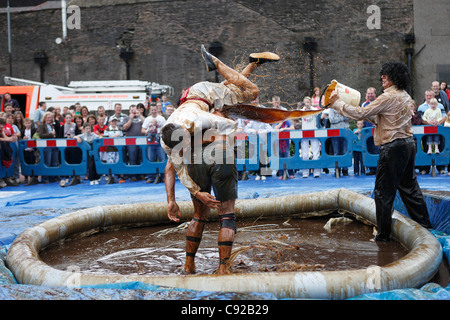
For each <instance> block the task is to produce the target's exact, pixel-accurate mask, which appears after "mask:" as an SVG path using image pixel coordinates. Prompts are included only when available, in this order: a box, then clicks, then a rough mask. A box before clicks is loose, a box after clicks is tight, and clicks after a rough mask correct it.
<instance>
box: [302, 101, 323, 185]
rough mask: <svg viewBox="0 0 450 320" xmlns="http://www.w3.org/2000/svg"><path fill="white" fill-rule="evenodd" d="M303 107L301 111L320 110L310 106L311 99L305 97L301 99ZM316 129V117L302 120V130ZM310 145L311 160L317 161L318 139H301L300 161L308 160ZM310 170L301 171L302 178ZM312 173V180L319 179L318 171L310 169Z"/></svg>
mask: <svg viewBox="0 0 450 320" xmlns="http://www.w3.org/2000/svg"><path fill="white" fill-rule="evenodd" d="M303 103H304V107H303V109H302V110H303V111H308V110H317V109H320V107H319V106H312V99H311V98H310V97H305V98H304V99H303ZM316 129H318V127H317V116H316V115H314V116H310V117H304V118H302V130H316ZM310 144H311V151H312V156H313V157H312V159H313V160H317V159H319V157H320V141H319V139H302V141H301V148H302V149H301V150H302V159H303V160H309V146H310ZM309 170H310V169H303V178H308V176H309ZM312 171H313V172H314V178H319V177H320V169H312Z"/></svg>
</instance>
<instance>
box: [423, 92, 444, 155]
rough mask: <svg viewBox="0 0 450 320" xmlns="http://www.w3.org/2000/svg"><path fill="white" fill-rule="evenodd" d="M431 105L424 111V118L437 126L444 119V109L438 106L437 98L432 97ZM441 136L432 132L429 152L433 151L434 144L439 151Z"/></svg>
mask: <svg viewBox="0 0 450 320" xmlns="http://www.w3.org/2000/svg"><path fill="white" fill-rule="evenodd" d="M429 105H430V107H429V108H428V109H427V110H426V111H425V112H424V113H423V116H422V120H423V121H425V122H426V123H427V124H429V125H432V126H437V125H438V124H439V122H440V121H441V120H442V111H441V110H440V109H439V108H438V107H437V106H438V102H437V100H436V99H434V98H433V99H431V100H430V103H429ZM439 143H440V138H439V135H438V134H430V135H428V136H427V145H428V154H431V153H432V145H433V144H434V152H435V153H439Z"/></svg>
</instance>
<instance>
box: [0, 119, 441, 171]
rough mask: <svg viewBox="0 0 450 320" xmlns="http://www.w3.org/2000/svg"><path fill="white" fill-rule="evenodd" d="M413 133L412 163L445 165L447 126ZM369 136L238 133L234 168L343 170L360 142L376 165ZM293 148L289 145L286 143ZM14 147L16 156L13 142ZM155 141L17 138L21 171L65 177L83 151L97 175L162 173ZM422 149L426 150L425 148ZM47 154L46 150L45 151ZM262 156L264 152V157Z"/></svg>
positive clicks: (367, 132) (79, 166) (369, 163)
mask: <svg viewBox="0 0 450 320" xmlns="http://www.w3.org/2000/svg"><path fill="white" fill-rule="evenodd" d="M413 128H414V137H415V139H416V142H417V156H416V166H430V167H431V166H447V165H448V164H449V162H450V128H448V127H443V126H439V127H433V126H414V127H413ZM429 134H438V135H440V137H441V144H440V153H439V154H435V153H433V154H431V155H430V154H427V153H426V151H423V150H422V147H421V145H422V140H423V139H422V138H423V137H425V136H427V135H429ZM372 135H373V128H366V129H363V130H362V133H361V141H360V142H359V141H358V138H357V136H356V135H355V134H354V133H353V132H352V131H351V130H348V129H320V130H292V131H282V132H278V131H276V132H275V131H274V132H269V133H267V134H262V135H258V134H238V135H237V139H236V149H237V152H236V154H237V158H236V164H237V169H238V171H257V170H259V169H260V168H261V167H262V166H264V165H266V164H267V163H265V162H268V164H269V168H270V169H271V170H279V169H286V170H299V169H316V168H317V169H322V168H343V167H350V166H352V164H353V150H354V148H355V147H356V146H357V144H358V143H361V147H362V155H363V163H364V166H366V167H376V166H377V162H378V154H371V153H369V151H368V148H367V141H368V139H369V138H370V137H372ZM333 138H341V139H344V140H345V143H346V149H345V152H344V153H343V154H338V155H334V154H329V153H328V152H327V150H326V145H327V144H329V143H330V142H329V141H328V142H327V140H329V139H333ZM303 139H317V140H319V142H320V156H319V157H318V159H314V160H311V159H308V160H303V159H302V157H301V154H300V152H301V147H300V146H301V141H302V140H303ZM283 140H284V141H288V145H287V148H289V151H290V150H293V151H294V152H293V154H292V153H289V155H288V156H287V157H285V158H282V157H279V143H280V141H283ZM291 143H292V144H293V145H294V147H293V148H292V149H291V146H290V144H291ZM11 145H12V146H13V150H14V154H16V148H15V143H12V144H11ZM156 146H159V144H157V143H155V142H150V141H148V139H147V137H121V138H103V139H98V140H94V142H93V144H92V147H91V146H90V145H89V144H88V143H86V142H82V143H77V141H76V140H75V139H48V140H45V139H41V140H22V141H19V150H18V154H19V157H20V162H21V168H22V174H24V175H31V176H37V175H44V176H68V175H85V174H86V173H87V159H88V155H92V156H93V157H94V160H95V164H96V169H97V173H98V174H101V175H102V174H125V175H136V174H144V175H145V174H156V173H163V172H164V168H165V166H166V163H167V157H164V160H163V161H160V162H152V161H150V160H149V158H148V157H147V148H149V147H156ZM109 147H114V148H115V150H116V152H117V159H118V161H116V162H114V163H108V162H106V161H105V159H104V158H101V152H105V150H108V149H106V148H109ZM130 147H131V148H137V149H138V150H140V151H139V152H140V153H139V154H140V158H139V161H138V162H139V163H138V164H134V165H131V164H129V162H128V159H127V158H126V157H125V155H126V153H127V152H126V150H127V148H130ZM30 148H32V149H34V150H39V154H40V161H38V162H37V163H31V164H30V163H26V161H25V159H24V152H26V151H25V150H26V149H27V150H30ZM48 149H53V150H55V149H56V150H57V152H58V162H57V165H56V166H47V165H46V164H45V161H44V153H45V152H46V151H45V150H48ZM68 149H71V150H75V149H79V151H78V152H80V153H81V160H80V161H81V162H79V163H72V162H71V161H69V162H68V161H67V160H68V159H67V150H68ZM425 150H426V149H425ZM47 152H48V151H47ZM266 155H268V160H267V157H266ZM12 170H13V168H12V166H11V167H10V168H8V169H5V168H4V167H3V166H1V165H0V177H7V176H11V175H12Z"/></svg>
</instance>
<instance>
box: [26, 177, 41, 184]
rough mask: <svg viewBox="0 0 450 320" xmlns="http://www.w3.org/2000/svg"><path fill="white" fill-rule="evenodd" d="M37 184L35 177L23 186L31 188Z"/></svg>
mask: <svg viewBox="0 0 450 320" xmlns="http://www.w3.org/2000/svg"><path fill="white" fill-rule="evenodd" d="M38 183H39V181H38V179H37V178H36V177H33V178H31V179H30V180H28V182H27V183H26V184H25V186H33V185H35V184H38Z"/></svg>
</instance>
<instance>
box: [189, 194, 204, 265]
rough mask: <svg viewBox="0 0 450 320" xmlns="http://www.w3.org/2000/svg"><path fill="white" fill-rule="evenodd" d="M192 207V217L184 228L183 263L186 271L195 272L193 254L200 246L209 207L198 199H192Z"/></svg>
mask: <svg viewBox="0 0 450 320" xmlns="http://www.w3.org/2000/svg"><path fill="white" fill-rule="evenodd" d="M194 209H195V213H194V217H193V218H192V221H191V223H190V224H189V227H188V228H187V230H186V262H185V265H184V270H185V271H186V273H195V255H196V253H197V251H198V247H199V246H200V242H201V240H202V236H203V230H204V228H205V223H206V222H207V220H206V219H207V217H208V213H209V209H208V208H207V207H206V206H204V205H203V204H202V203H200V202H199V201H194Z"/></svg>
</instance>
